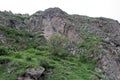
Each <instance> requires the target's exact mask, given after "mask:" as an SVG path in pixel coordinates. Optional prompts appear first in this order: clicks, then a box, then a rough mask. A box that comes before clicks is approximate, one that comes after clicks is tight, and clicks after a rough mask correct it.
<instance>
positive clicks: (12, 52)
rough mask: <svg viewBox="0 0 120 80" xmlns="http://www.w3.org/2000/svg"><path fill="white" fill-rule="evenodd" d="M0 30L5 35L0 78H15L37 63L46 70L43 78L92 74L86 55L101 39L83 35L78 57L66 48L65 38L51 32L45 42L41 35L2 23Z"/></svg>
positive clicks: (77, 79)
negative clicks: (52, 34) (51, 35)
mask: <svg viewBox="0 0 120 80" xmlns="http://www.w3.org/2000/svg"><path fill="white" fill-rule="evenodd" d="M0 33H1V34H2V35H4V38H5V39H6V44H5V43H4V44H1V45H0V80H16V78H17V77H18V76H20V75H21V74H23V73H25V71H26V70H27V69H28V68H39V67H44V68H45V70H46V71H45V73H44V78H45V80H94V78H95V75H96V72H95V70H94V66H95V60H91V59H90V58H89V56H90V54H91V53H92V52H94V53H96V52H98V51H99V49H98V48H97V46H96V45H97V44H99V43H101V40H100V39H99V38H96V37H95V36H90V35H86V36H85V37H83V38H84V39H85V41H86V42H87V43H86V42H85V43H84V42H83V43H80V44H79V45H78V49H79V50H80V51H78V54H77V55H79V57H78V56H73V55H72V54H71V52H70V51H69V45H70V42H69V40H67V39H66V38H64V37H61V36H54V37H52V38H50V39H49V40H48V43H47V41H46V40H45V38H44V37H43V36H41V35H34V34H31V33H29V32H26V31H22V30H16V29H14V28H10V27H5V26H2V25H1V26H0ZM1 43H2V42H1ZM8 43H9V44H8ZM82 50H83V51H82ZM96 50H97V51H96Z"/></svg>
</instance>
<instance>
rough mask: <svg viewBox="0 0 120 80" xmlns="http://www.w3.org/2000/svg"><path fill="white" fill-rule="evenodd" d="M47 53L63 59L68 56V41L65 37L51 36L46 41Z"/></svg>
mask: <svg viewBox="0 0 120 80" xmlns="http://www.w3.org/2000/svg"><path fill="white" fill-rule="evenodd" d="M48 46H49V51H50V52H51V54H52V55H53V56H57V57H60V58H65V57H66V56H68V55H69V53H70V52H69V50H68V46H69V41H68V40H67V39H66V38H65V37H61V36H58V35H56V36H53V37H51V38H50V39H49V41H48Z"/></svg>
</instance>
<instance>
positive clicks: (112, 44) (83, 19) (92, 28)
mask: <svg viewBox="0 0 120 80" xmlns="http://www.w3.org/2000/svg"><path fill="white" fill-rule="evenodd" d="M0 24H1V26H0V44H1V45H4V46H7V47H8V46H9V47H10V48H17V50H21V49H23V50H25V49H28V48H29V47H30V48H35V49H36V48H38V46H40V45H43V44H46V39H47V40H49V39H50V38H51V37H53V36H56V35H57V36H61V37H65V38H67V39H68V40H69V41H70V42H71V44H70V45H71V46H70V48H69V49H70V50H72V54H74V56H77V57H79V58H80V59H82V57H84V58H85V59H87V60H91V59H89V58H95V60H96V65H94V70H96V72H97V73H98V74H100V76H98V75H97V77H98V78H100V79H101V78H106V79H112V80H119V79H120V77H119V76H120V42H119V41H120V23H119V22H118V21H116V20H112V19H108V18H103V17H100V18H92V17H88V16H80V15H69V14H67V13H66V12H64V11H62V10H61V9H59V8H49V9H46V10H45V11H38V12H36V13H34V14H33V15H31V16H29V15H21V14H13V13H11V12H0ZM44 37H45V38H44ZM23 39H24V41H23ZM73 43H74V44H73ZM76 45H77V46H76ZM78 46H79V47H78ZM40 49H41V48H40ZM48 53H49V51H48ZM82 53H83V54H82ZM84 54H85V55H84ZM81 55H82V57H81ZM35 56H36V55H35ZM48 59H49V58H48ZM83 60H84V59H83ZM60 62H61V61H60ZM81 62H82V60H81ZM58 63H59V61H58ZM61 63H62V62H61ZM61 63H60V64H61ZM73 63H74V61H73ZM88 64H90V63H88ZM68 66H69V65H68ZM63 67H65V65H64V66H63ZM78 67H79V66H78V65H77V67H76V69H77V68H78ZM59 69H61V68H59ZM55 70H56V69H55ZM94 70H93V71H94ZM48 71H49V70H48ZM53 72H55V71H54V70H53ZM55 73H56V72H55ZM76 73H78V74H79V72H76ZM60 74H61V73H60ZM47 75H48V76H49V73H47ZM52 75H54V74H52ZM89 75H90V74H89ZM53 77H54V76H52V78H53ZM66 77H67V76H66ZM98 78H97V79H98ZM67 79H69V78H67ZM86 79H89V78H86ZM49 80H50V79H49ZM55 80H57V77H56V78H55ZM83 80H85V78H83Z"/></svg>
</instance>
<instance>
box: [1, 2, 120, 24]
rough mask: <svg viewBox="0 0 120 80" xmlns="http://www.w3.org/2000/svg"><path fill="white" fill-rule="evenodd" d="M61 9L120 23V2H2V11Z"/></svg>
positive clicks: (30, 12)
mask: <svg viewBox="0 0 120 80" xmlns="http://www.w3.org/2000/svg"><path fill="white" fill-rule="evenodd" d="M50 7H59V8H61V9H62V10H63V11H65V12H67V13H69V14H79V15H87V16H90V17H107V18H112V19H115V20H118V21H119V22H120V0H0V11H4V10H7V11H12V12H13V13H22V14H25V13H29V14H33V13H35V12H36V11H39V10H45V9H47V8H50Z"/></svg>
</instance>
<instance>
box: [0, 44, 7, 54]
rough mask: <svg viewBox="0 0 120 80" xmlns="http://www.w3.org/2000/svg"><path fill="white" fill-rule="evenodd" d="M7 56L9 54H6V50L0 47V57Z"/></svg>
mask: <svg viewBox="0 0 120 80" xmlns="http://www.w3.org/2000/svg"><path fill="white" fill-rule="evenodd" d="M8 54H9V53H8V50H7V48H6V47H4V46H0V56H1V55H8Z"/></svg>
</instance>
